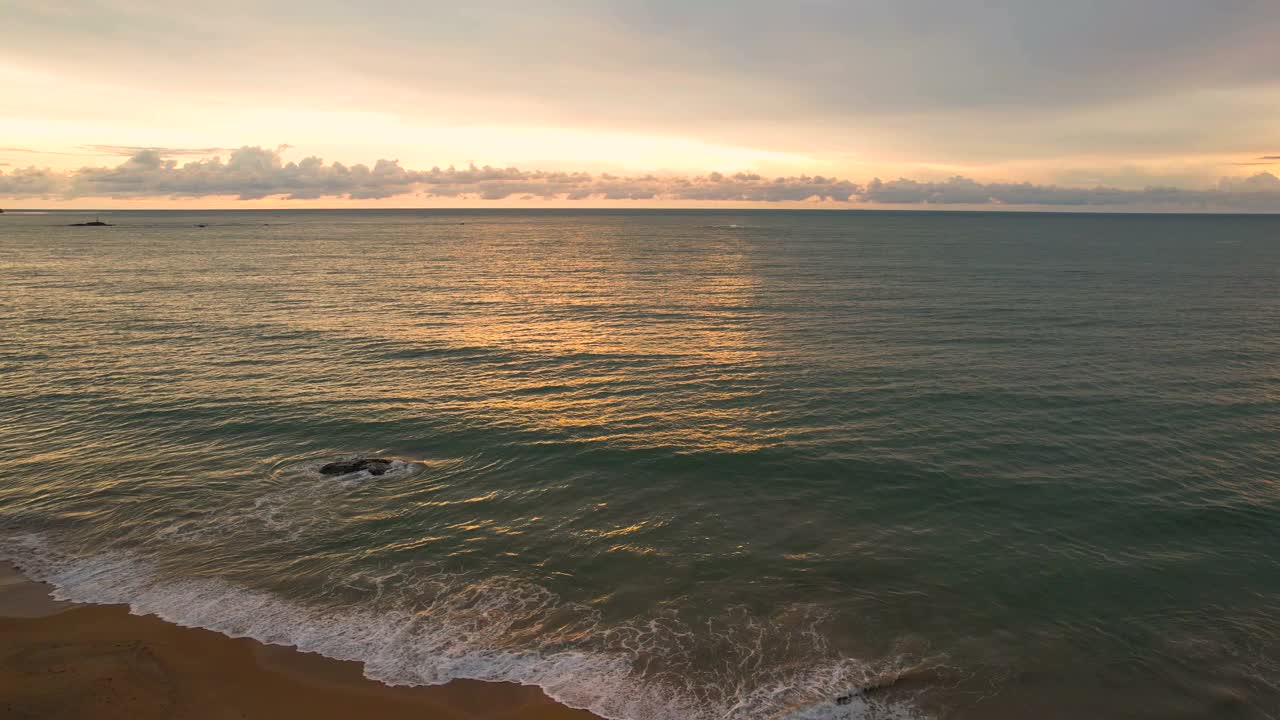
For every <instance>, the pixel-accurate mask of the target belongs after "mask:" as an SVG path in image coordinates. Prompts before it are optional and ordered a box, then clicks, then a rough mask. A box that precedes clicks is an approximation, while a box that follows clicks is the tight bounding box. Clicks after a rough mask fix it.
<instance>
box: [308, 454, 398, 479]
mask: <svg viewBox="0 0 1280 720" xmlns="http://www.w3.org/2000/svg"><path fill="white" fill-rule="evenodd" d="M391 463H392V461H391V460H388V459H386V458H357V459H355V460H338V461H337V462H331V463H328V464H325V465H322V466H321V467H320V473H321V474H322V475H350V474H351V473H355V472H360V471H361V470H364V471H367V472H368V473H369V474H370V475H381V474H383V473H385V472H386V471H388V470H390V469H391Z"/></svg>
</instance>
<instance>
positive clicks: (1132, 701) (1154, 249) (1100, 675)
mask: <svg viewBox="0 0 1280 720" xmlns="http://www.w3.org/2000/svg"><path fill="white" fill-rule="evenodd" d="M83 219H84V218H81V217H73V216H69V215H57V214H53V215H16V214H6V215H4V216H0V404H2V407H3V410H0V420H2V422H0V452H3V454H4V458H5V462H4V463H3V468H0V554H3V555H5V556H8V557H11V558H13V559H15V560H17V561H18V562H19V563H21V564H22V565H23V566H24V567H25V568H26V569H27V570H28V571H29V572H31V573H33V574H35V575H37V576H39V577H43V578H46V579H49V580H51V581H52V582H54V583H55V584H57V585H58V586H59V587H60V588H61V589H62V592H63V593H64V594H65V595H67V596H69V597H73V598H77V599H81V600H89V601H100V602H130V603H132V604H133V605H134V607H135V608H136V609H137V610H138V611H141V612H154V613H158V614H160V615H162V616H163V617H166V618H169V619H171V620H175V621H180V622H183V623H186V624H193V625H200V626H205V627H209V628H213V629H217V630H221V631H223V632H226V633H229V634H233V635H249V636H253V637H257V638H259V639H262V640H266V641H271V642H279V643H287V644H295V645H298V646H300V647H302V648H304V649H308V650H314V651H318V652H322V653H325V654H327V655H331V656H334V657H339V658H348V659H356V660H361V661H363V662H364V663H365V664H366V670H367V672H368V674H369V675H371V676H373V677H375V678H379V679H381V680H384V681H387V682H393V683H438V682H444V681H447V680H449V679H451V678H456V677H468V678H479V679H491V680H511V681H517V682H525V683H534V684H538V685H541V686H542V687H544V688H546V689H547V691H548V692H550V693H551V694H552V695H553V696H555V697H557V698H560V699H561V700H563V701H564V702H567V703H569V704H572V705H576V706H579V707H587V708H590V709H592V710H594V711H596V712H598V713H600V714H602V715H605V716H608V717H611V718H618V719H622V720H676V719H682V720H683V719H687V720H709V719H712V718H715V719H719V720H755V719H758V718H785V717H791V718H864V717H868V718H870V717H875V718H879V717H895V718H919V717H933V718H947V719H951V718H956V719H965V720H968V719H979V718H983V719H985V718H1022V717H1036V718H1039V719H1041V720H1055V719H1058V718H1061V719H1064V720H1066V719H1072V720H1074V719H1077V718H1151V719H1155V718H1161V719H1163V718H1188V719H1190V718H1277V717H1280V566H1278V565H1277V556H1278V554H1280V290H1278V288H1280V218H1265V217H1159V216H1098V215H1085V216H1067V215H1000V214H950V213H941V214H909V213H903V214H893V213H843V212H517V211H510V212H386V211H380V212H315V211H312V212H219V213H198V214H197V213H140V212H134V213H115V214H111V215H108V216H104V219H106V220H109V221H110V222H113V223H115V227H109V228H70V227H65V226H64V225H65V224H66V223H69V222H75V221H78V220H83ZM200 224H204V225H207V227H198V225H200ZM364 454H380V455H389V456H394V457H397V458H400V459H402V460H404V461H405V463H404V464H403V465H401V466H398V467H397V468H396V469H395V470H394V471H393V472H391V473H388V474H387V475H384V476H381V477H370V476H367V475H363V476H350V477H340V478H333V477H328V476H324V475H322V474H320V473H319V472H318V467H319V466H320V465H321V464H322V463H324V462H327V461H330V460H333V459H338V458H344V457H351V456H355V455H364ZM863 688H873V689H871V690H869V691H867V692H864V693H861V694H859V692H858V691H859V690H860V689H863ZM848 693H854V694H853V695H851V696H848V697H847V698H846V700H845V701H843V702H842V703H837V702H836V699H837V698H838V697H840V696H842V695H846V694H848Z"/></svg>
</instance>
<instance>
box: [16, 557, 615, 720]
mask: <svg viewBox="0 0 1280 720" xmlns="http://www.w3.org/2000/svg"><path fill="white" fill-rule="evenodd" d="M0 715H3V717H6V718H15V719H17V718H40V719H41V720H62V719H66V720H71V719H73V718H75V719H79V718H95V719H97V720H114V719H115V718H121V719H124V718H130V719H133V720H153V719H154V720H160V719H162V718H190V719H191V720H202V719H204V718H210V719H212V718H219V719H221V718H244V719H246V720H252V719H254V718H274V719H275V720H288V719H289V718H307V719H308V720H328V719H329V718H333V719H334V720H337V719H338V718H351V717H360V716H363V717H376V718H385V719H387V720H396V719H397V718H406V719H407V718H414V719H416V720H422V719H424V718H430V719H432V720H471V719H473V718H493V719H495V720H497V719H500V718H513V719H514V718H520V719H522V720H590V719H591V718H594V717H595V716H594V715H592V714H590V713H587V712H584V711H581V710H572V709H569V708H566V707H564V706H562V705H559V704H557V703H556V702H555V701H553V700H551V699H550V698H548V697H547V696H546V695H545V694H544V693H543V692H542V691H541V690H539V689H538V688H536V687H529V686H521V685H514V684H506V683H483V682H475V681H466V680H457V681H453V682H450V683H448V684H447V685H442V686H438V687H416V688H407V687H388V686H386V685H383V684H381V683H378V682H375V681H373V680H369V679H367V678H365V677H364V676H363V675H362V674H361V669H360V665H359V664H358V663H354V662H340V661H337V660H331V659H329V658H324V657H320V656H318V655H314V654H309V653H301V652H298V651H296V650H293V649H292V648H286V647H281V646H278V645H265V644H263V643H260V642H257V641H254V640H249V639H245V638H239V639H237V638H229V637H226V636H225V635H220V634H218V633H215V632H211V631H208V630H201V629H198V628H185V627H179V626H177V625H173V624H171V623H167V622H165V621H163V620H160V619H158V618H155V617H153V616H138V615H131V614H129V611H128V608H126V607H124V606H120V605H80V604H75V603H69V602H63V601H57V600H54V599H52V598H51V597H49V588H48V586H45V585H41V584H38V583H35V582H32V581H30V580H27V579H26V578H24V577H23V576H22V575H20V574H19V573H18V572H17V571H16V570H15V569H14V568H13V567H12V566H8V565H0Z"/></svg>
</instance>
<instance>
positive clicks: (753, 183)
mask: <svg viewBox="0 0 1280 720" xmlns="http://www.w3.org/2000/svg"><path fill="white" fill-rule="evenodd" d="M285 147H286V146H281V148H278V149H276V150H271V149H266V148H261V147H242V148H240V149H238V150H233V151H231V152H230V154H229V155H228V156H227V158H226V159H225V160H224V159H223V158H222V157H221V156H213V157H208V158H204V159H200V160H195V161H191V162H186V163H183V164H179V163H178V162H177V161H176V160H173V159H171V158H169V157H167V153H166V152H165V151H164V150H163V149H159V148H131V149H132V150H135V152H134V154H133V155H132V156H131V157H129V159H128V160H126V161H125V162H123V163H121V164H119V165H117V166H116V167H83V168H80V169H78V170H71V171H65V172H62V171H55V170H51V169H48V168H38V167H34V166H32V167H27V168H18V169H14V170H11V171H9V172H4V171H0V196H3V197H9V198H14V199H21V198H40V199H64V200H71V199H77V198H119V199H124V198H171V199H179V198H204V197H236V198H239V199H241V200H256V199H262V198H281V199H285V200H312V199H318V198H335V199H345V200H376V199H383V198H390V197H397V196H402V195H414V194H416V195H420V196H430V197H443V198H468V199H472V198H474V199H482V200H494V201H498V200H505V199H509V198H519V199H531V198H533V199H547V200H569V201H574V200H583V201H585V200H633V201H695V202H716V201H732V202H760V203H780V202H803V201H826V202H829V203H839V204H847V205H850V206H856V205H860V204H875V205H912V206H917V205H918V206H942V207H946V206H992V207H1018V206H1026V207H1048V208H1054V207H1058V208H1064V209H1082V208H1100V209H1105V208H1112V209H1123V208H1135V209H1140V208H1156V209H1177V210H1206V211H1211V210H1241V211H1257V212H1268V211H1270V212H1280V178H1277V177H1276V176H1275V175H1272V174H1270V173H1265V172H1264V173H1259V174H1256V175H1253V176H1250V177H1244V178H1224V179H1223V180H1221V181H1220V182H1219V184H1218V186H1217V187H1216V188H1212V189H1206V190H1188V189H1180V188H1172V187H1150V188H1146V189H1143V190H1120V189H1115V188H1107V187H1093V188H1069V187H1058V186H1052V185H1034V184H1031V183H981V182H978V181H976V180H972V179H970V178H965V177H953V178H951V179H949V180H945V181H942V182H921V181H916V180H909V179H905V178H900V179H897V180H889V181H885V180H881V179H879V178H876V179H874V180H871V181H870V182H868V183H866V184H858V183H854V182H851V181H848V180H842V179H839V178H832V177H824V176H821V175H815V176H808V175H800V176H792V177H774V178H769V177H763V176H761V175H757V174H752V173H735V174H722V173H716V172H713V173H708V174H705V175H694V176H680V175H653V174H649V175H634V176H619V175H610V174H596V175H593V174H590V173H584V172H546V171H539V170H520V169H517V168H494V167H488V166H485V167H475V166H470V167H467V168H465V169H458V168H453V167H450V168H447V169H441V168H438V167H436V168H432V169H430V170H409V169H405V168H403V167H401V166H400V164H399V162H398V161H396V160H378V161H377V162H376V163H374V164H373V166H372V167H370V166H368V165H364V164H357V165H350V166H348V165H344V164H342V163H339V162H334V163H325V162H324V161H323V160H322V159H320V158H318V157H307V158H305V159H303V160H300V161H297V162H285V161H284V159H283V158H282V157H281V151H282V150H283V149H284V148H285ZM173 154H186V153H173Z"/></svg>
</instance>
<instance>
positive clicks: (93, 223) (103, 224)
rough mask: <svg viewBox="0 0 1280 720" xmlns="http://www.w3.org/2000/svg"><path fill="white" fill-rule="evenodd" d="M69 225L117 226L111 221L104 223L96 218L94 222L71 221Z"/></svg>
mask: <svg viewBox="0 0 1280 720" xmlns="http://www.w3.org/2000/svg"><path fill="white" fill-rule="evenodd" d="M67 227H115V226H114V225H112V224H111V223H104V222H102V221H101V220H98V219H94V221H93V222H82V223H71V224H70V225H68V226H67Z"/></svg>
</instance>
